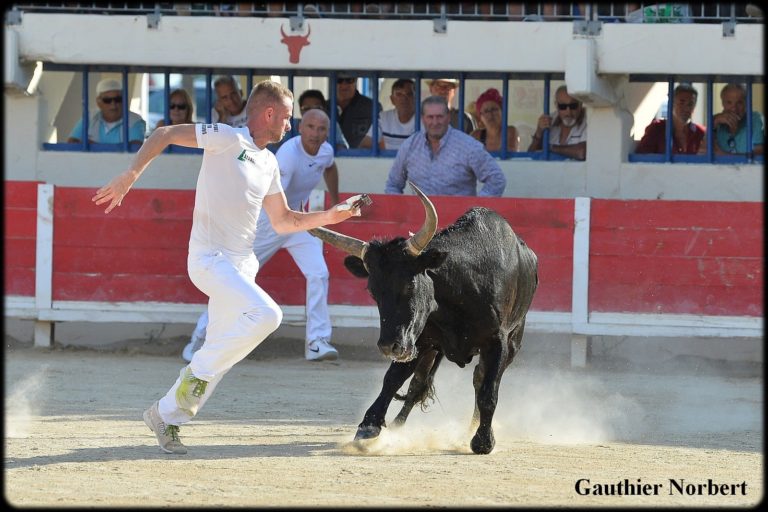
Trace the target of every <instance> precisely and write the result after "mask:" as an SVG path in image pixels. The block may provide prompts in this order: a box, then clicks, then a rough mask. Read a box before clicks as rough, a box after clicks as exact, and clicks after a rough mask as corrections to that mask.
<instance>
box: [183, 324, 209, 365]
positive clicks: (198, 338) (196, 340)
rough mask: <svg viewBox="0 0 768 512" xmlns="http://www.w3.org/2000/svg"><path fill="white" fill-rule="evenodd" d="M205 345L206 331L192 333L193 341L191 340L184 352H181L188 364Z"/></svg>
mask: <svg viewBox="0 0 768 512" xmlns="http://www.w3.org/2000/svg"><path fill="white" fill-rule="evenodd" d="M203 343H205V331H203V332H202V333H199V332H198V331H197V330H195V332H193V333H192V339H191V340H189V343H187V344H186V345H185V346H184V350H182V351H181V357H182V359H184V360H185V361H186V362H188V363H189V362H191V361H192V356H193V355H194V354H195V352H197V351H198V350H200V347H202V346H203Z"/></svg>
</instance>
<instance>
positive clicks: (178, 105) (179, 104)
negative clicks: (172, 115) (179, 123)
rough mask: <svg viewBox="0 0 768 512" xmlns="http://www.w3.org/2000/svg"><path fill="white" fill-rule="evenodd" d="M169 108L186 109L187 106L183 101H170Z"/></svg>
mask: <svg viewBox="0 0 768 512" xmlns="http://www.w3.org/2000/svg"><path fill="white" fill-rule="evenodd" d="M169 108H170V109H171V110H176V109H179V110H187V106H186V105H185V104H183V103H171V105H170V107H169Z"/></svg>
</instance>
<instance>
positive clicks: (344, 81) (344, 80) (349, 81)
mask: <svg viewBox="0 0 768 512" xmlns="http://www.w3.org/2000/svg"><path fill="white" fill-rule="evenodd" d="M356 81H357V78H337V79H336V83H337V84H352V83H355V82H356Z"/></svg>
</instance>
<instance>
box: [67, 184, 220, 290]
mask: <svg viewBox="0 0 768 512" xmlns="http://www.w3.org/2000/svg"><path fill="white" fill-rule="evenodd" d="M94 193H95V189H91V188H87V189H86V188H66V187H56V188H55V191H54V219H55V220H54V227H53V300H83V301H106V302H116V301H153V302H154V301H157V302H181V303H202V302H205V300H206V299H205V295H203V294H202V293H201V292H200V291H198V290H197V288H195V286H194V285H193V284H192V282H191V281H190V280H189V277H188V276H187V247H188V244H189V232H190V229H191V227H192V208H193V206H194V192H193V191H189V190H144V189H136V190H131V192H130V193H129V194H128V196H126V198H125V200H124V201H123V204H122V206H120V207H118V208H115V209H114V210H112V212H110V213H109V214H108V215H105V214H104V208H105V206H104V205H102V206H96V205H94V204H93V203H92V202H91V197H92V196H93V194H94Z"/></svg>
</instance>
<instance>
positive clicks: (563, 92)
mask: <svg viewBox="0 0 768 512" xmlns="http://www.w3.org/2000/svg"><path fill="white" fill-rule="evenodd" d="M555 102H556V103H555V104H556V106H557V115H556V116H554V119H553V118H551V117H550V116H549V115H547V114H542V115H541V116H539V121H538V123H537V125H536V132H535V133H534V134H533V138H532V140H531V145H530V146H528V151H539V150H541V147H542V146H541V138H542V134H543V133H544V130H546V129H549V149H550V151H552V152H553V153H557V154H559V155H563V156H565V157H568V158H573V159H575V160H584V159H585V158H586V157H587V117H586V112H585V111H584V106H583V105H582V104H581V102H580V101H579V100H577V99H576V98H574V97H572V96H569V95H568V89H567V88H566V86H565V85H561V86H560V87H558V88H557V90H556V91H555Z"/></svg>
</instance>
